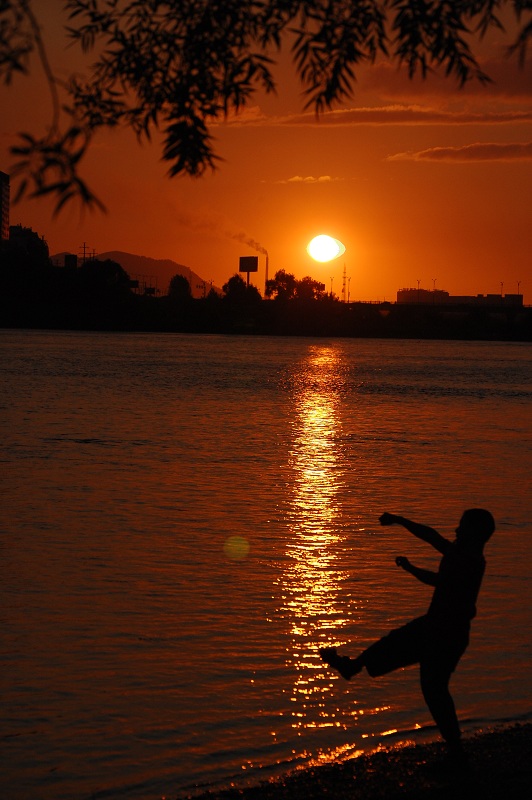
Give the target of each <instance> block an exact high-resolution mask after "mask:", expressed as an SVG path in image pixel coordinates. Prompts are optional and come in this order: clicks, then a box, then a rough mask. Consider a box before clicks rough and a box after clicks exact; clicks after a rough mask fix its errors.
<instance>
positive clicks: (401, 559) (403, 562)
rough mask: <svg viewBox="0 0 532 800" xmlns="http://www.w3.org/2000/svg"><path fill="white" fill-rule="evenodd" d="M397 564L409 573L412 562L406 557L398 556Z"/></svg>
mask: <svg viewBox="0 0 532 800" xmlns="http://www.w3.org/2000/svg"><path fill="white" fill-rule="evenodd" d="M395 563H396V564H397V566H398V567H401V569H405V570H407V571H408V570H409V569H410V561H409V560H408V558H406V556H397V558H396V559H395Z"/></svg>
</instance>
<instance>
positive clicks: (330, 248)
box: [307, 233, 345, 262]
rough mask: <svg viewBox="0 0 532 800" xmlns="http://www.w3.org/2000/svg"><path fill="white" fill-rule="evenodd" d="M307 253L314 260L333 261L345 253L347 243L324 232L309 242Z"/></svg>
mask: <svg viewBox="0 0 532 800" xmlns="http://www.w3.org/2000/svg"><path fill="white" fill-rule="evenodd" d="M307 253H308V254H309V256H310V257H311V258H313V259H314V261H322V262H325V261H333V260H334V259H335V258H339V257H340V256H342V255H343V254H344V253H345V245H343V244H342V242H340V241H339V240H338V239H333V237H332V236H327V234H325V233H322V234H320V235H319V236H315V237H314V239H312V241H310V242H309V243H308V245H307Z"/></svg>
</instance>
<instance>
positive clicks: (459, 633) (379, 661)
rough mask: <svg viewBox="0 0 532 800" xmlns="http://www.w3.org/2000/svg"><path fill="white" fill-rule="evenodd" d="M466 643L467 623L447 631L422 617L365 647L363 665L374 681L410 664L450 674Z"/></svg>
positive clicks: (467, 639)
mask: <svg viewBox="0 0 532 800" xmlns="http://www.w3.org/2000/svg"><path fill="white" fill-rule="evenodd" d="M468 644H469V624H467V625H463V624H461V625H458V626H457V627H456V628H453V629H450V628H449V627H448V626H442V625H441V624H438V622H437V621H434V620H432V619H430V618H429V617H428V616H426V615H425V616H423V617H418V618H417V619H414V620H412V622H408V623H407V624H406V625H402V626H401V627H400V628H396V629H395V630H393V631H391V632H390V633H389V634H387V635H386V636H383V637H382V639H379V641H378V642H375V644H372V645H371V646H370V647H368V649H367V650H366V651H365V652H364V665H365V667H366V669H367V671H368V673H369V674H370V675H371V676H372V677H374V678H376V677H378V676H380V675H386V674H387V673H388V672H393V670H396V669H400V668H401V667H408V666H411V665H412V664H423V665H424V666H427V667H429V668H434V669H437V670H438V671H439V672H445V673H449V675H450V674H451V673H452V672H454V670H455V669H456V665H457V664H458V662H459V661H460V658H461V656H462V654H463V653H464V651H465V649H466V647H467V645H468Z"/></svg>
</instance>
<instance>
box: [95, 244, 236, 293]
mask: <svg viewBox="0 0 532 800" xmlns="http://www.w3.org/2000/svg"><path fill="white" fill-rule="evenodd" d="M98 258H99V259H106V258H110V259H111V260H112V261H116V262H117V263H118V264H120V266H121V267H122V268H123V269H125V271H126V272H127V273H128V275H129V277H130V278H132V279H133V280H135V279H138V280H142V281H146V284H147V285H148V286H155V287H156V288H157V289H159V291H162V292H166V290H167V289H168V284H169V283H170V280H171V279H172V278H173V277H174V275H183V277H185V278H186V279H187V280H188V282H189V283H190V288H191V290H192V296H193V297H203V294H204V292H205V293H208V292H209V291H210V288H211V286H210V283H209V282H207V281H204V279H203V278H200V276H199V275H198V274H197V273H196V272H193V271H192V270H191V269H190V267H186V266H185V265H184V264H178V263H177V261H172V260H171V259H170V258H163V259H161V258H149V257H148V256H137V255H134V254H133V253H123V252H121V251H120V250H110V251H109V252H107V253H99V254H98ZM204 284H205V286H204ZM213 289H215V290H217V291H218V292H220V293H221V290H220V289H218V287H217V286H213Z"/></svg>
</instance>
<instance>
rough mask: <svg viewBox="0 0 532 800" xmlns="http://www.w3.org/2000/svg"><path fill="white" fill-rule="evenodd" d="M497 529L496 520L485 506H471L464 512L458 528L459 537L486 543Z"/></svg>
mask: <svg viewBox="0 0 532 800" xmlns="http://www.w3.org/2000/svg"><path fill="white" fill-rule="evenodd" d="M494 530H495V520H494V519H493V517H492V515H491V514H490V512H489V511H486V509H484V508H469V509H468V510H467V511H464V513H463V514H462V519H461V520H460V524H459V525H458V528H457V529H456V534H457V536H458V538H465V539H469V540H470V541H472V540H473V541H476V542H479V543H481V544H486V542H487V541H488V539H489V538H490V537H491V535H492V533H493V531H494Z"/></svg>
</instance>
